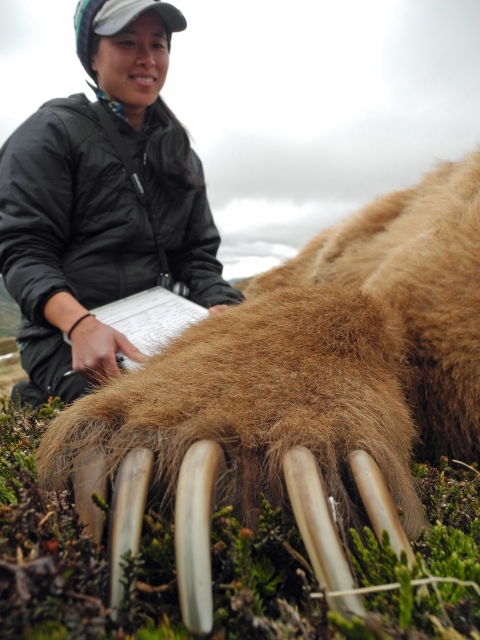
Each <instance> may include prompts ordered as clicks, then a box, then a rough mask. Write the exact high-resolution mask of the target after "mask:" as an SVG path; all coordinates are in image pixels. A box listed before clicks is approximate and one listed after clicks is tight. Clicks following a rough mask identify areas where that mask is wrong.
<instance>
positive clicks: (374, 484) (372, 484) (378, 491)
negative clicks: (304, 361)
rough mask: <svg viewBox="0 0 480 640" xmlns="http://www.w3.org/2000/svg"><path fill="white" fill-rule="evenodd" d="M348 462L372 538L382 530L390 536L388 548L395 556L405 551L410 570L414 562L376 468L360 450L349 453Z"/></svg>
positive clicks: (379, 534)
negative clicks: (371, 528) (372, 533)
mask: <svg viewBox="0 0 480 640" xmlns="http://www.w3.org/2000/svg"><path fill="white" fill-rule="evenodd" d="M349 462H350V467H351V469H352V472H353V477H354V480H355V484H356V485H357V487H358V491H359V493H360V496H361V498H362V501H363V504H364V505H365V509H366V510H367V514H368V517H369V518H370V522H371V523H372V526H373V530H374V531H375V535H376V536H377V538H378V539H379V540H381V539H382V533H383V530H384V529H385V530H386V531H387V532H388V535H389V536H390V544H391V547H392V549H393V550H394V551H395V553H396V554H397V555H400V552H401V551H405V553H406V554H407V560H408V565H409V567H410V568H411V567H412V565H413V564H414V562H415V556H414V554H413V551H412V548H411V546H410V543H409V541H408V538H407V536H406V534H405V531H404V530H403V527H402V525H401V522H400V519H399V517H398V513H397V510H396V508H395V505H394V504H393V500H392V497H391V495H390V492H389V491H388V489H387V485H386V484H385V480H384V478H383V474H382V472H381V471H380V468H379V466H378V465H377V463H376V462H375V460H374V459H373V458H372V456H371V455H369V454H368V453H367V452H366V451H361V450H358V451H353V452H352V453H351V454H350V458H349Z"/></svg>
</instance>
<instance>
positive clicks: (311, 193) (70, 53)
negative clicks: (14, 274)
mask: <svg viewBox="0 0 480 640" xmlns="http://www.w3.org/2000/svg"><path fill="white" fill-rule="evenodd" d="M175 4H176V6H177V7H178V8H179V9H180V10H181V11H182V12H183V13H184V15H185V17H186V19H187V22H188V28H187V30H186V31H185V32H183V33H179V34H174V36H173V42H172V51H171V61H170V70H169V76H168V79H167V83H166V86H165V88H164V89H163V90H162V96H163V97H164V98H165V100H166V101H167V103H168V104H169V106H170V107H171V108H172V109H173V111H174V112H175V113H176V115H177V116H178V117H179V119H180V120H181V121H182V122H183V123H184V124H185V126H186V127H187V129H188V131H189V132H190V135H191V138H192V141H193V146H194V148H195V149H196V150H197V152H198V153H199V155H200V157H201V159H202V161H203V164H204V168H205V174H206V181H207V189H208V195H209V200H210V204H211V207H212V211H213V213H214V217H215V220H216V222H217V225H218V227H219V229H220V232H221V235H222V238H223V242H222V246H221V249H220V254H219V256H220V259H221V260H222V262H223V263H224V266H225V269H224V275H225V277H226V278H227V279H230V278H241V277H247V276H250V275H253V274H254V273H257V272H260V271H264V270H266V269H269V268H271V267H272V266H275V265H277V264H280V263H281V262H283V261H284V260H285V259H287V258H289V257H293V256H294V255H295V254H296V253H297V251H298V250H299V249H300V248H301V246H302V245H303V244H304V243H305V242H306V241H307V240H308V239H309V238H311V237H313V236H314V235H315V234H316V233H318V232H319V231H321V230H322V229H324V228H325V227H328V226H330V225H332V224H335V223H336V222H338V221H339V220H341V219H342V218H343V217H345V216H346V215H348V214H349V213H352V212H353V211H355V210H356V209H358V208H359V207H360V206H362V205H363V204H365V203H366V202H368V201H369V200H371V199H373V198H375V197H376V196H378V195H380V194H382V193H385V192H387V191H389V190H392V189H399V188H402V187H406V186H408V185H409V184H412V183H413V182H415V181H417V180H418V179H419V178H420V177H421V175H422V174H423V173H424V172H425V171H427V170H429V169H430V168H432V167H433V166H434V165H435V163H436V162H437V161H438V160H457V159H460V158H461V157H463V156H464V155H465V154H466V153H468V152H469V151H472V150H474V149H475V148H476V146H477V144H478V142H479V141H480V117H479V113H480V111H479V106H480V38H479V37H478V30H479V26H480V2H479V1H478V0H361V1H359V0H335V2H333V1H332V0H295V2H292V1H290V2H285V1H284V0H275V1H274V0H255V1H253V0H243V1H242V2H231V1H230V0H202V2H200V1H199V0H179V1H178V3H175ZM75 6H76V0H42V1H41V2H39V1H38V0H0V78H2V84H3V89H2V99H1V100H0V144H1V143H3V141H4V140H5V139H6V138H7V137H8V135H9V134H10V133H11V132H12V131H13V130H14V129H15V128H16V127H17V126H18V125H19V124H20V123H21V122H22V121H23V120H24V119H25V118H27V117H28V116H29V115H30V114H31V113H32V112H33V111H34V110H36V109H37V108H38V107H39V106H40V105H41V104H42V103H43V102H45V101H46V100H49V99H50V98H54V97H62V96H66V95H70V94H72V93H78V92H85V93H87V95H88V96H89V97H90V98H92V99H93V94H92V93H91V91H90V90H89V89H88V87H87V86H86V84H85V78H86V75H85V73H84V71H83V69H82V67H81V65H80V63H79V62H78V60H77V58H76V55H75V44H74V33H73V14H74V11H75Z"/></svg>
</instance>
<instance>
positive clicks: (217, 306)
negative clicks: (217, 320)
mask: <svg viewBox="0 0 480 640" xmlns="http://www.w3.org/2000/svg"><path fill="white" fill-rule="evenodd" d="M228 306H229V305H228V304H214V305H213V307H210V308H209V310H208V313H209V314H210V315H213V314H214V313H221V312H222V311H225V310H226V309H228Z"/></svg>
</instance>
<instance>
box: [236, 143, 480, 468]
mask: <svg viewBox="0 0 480 640" xmlns="http://www.w3.org/2000/svg"><path fill="white" fill-rule="evenodd" d="M324 237H325V236H324V234H321V235H320V236H319V237H318V239H319V240H321V246H320V247H319V251H318V252H317V256H316V262H315V263H314V264H313V265H312V261H311V258H309V259H308V260H307V261H306V262H308V264H309V265H312V268H311V270H310V272H309V274H308V276H307V281H310V282H314V283H316V284H319V285H325V284H327V283H335V284H337V285H341V286H356V287H360V288H361V289H362V290H363V291H368V292H370V293H371V294H373V295H374V296H375V297H376V298H378V299H381V300H383V301H384V302H385V303H387V304H388V305H390V306H391V307H392V308H394V309H396V310H398V312H399V313H400V315H401V317H402V320H403V323H404V326H405V329H406V339H407V342H408V344H409V348H408V360H409V364H410V366H409V368H408V370H407V378H405V379H404V382H405V385H406V387H407V397H408V399H409V402H410V403H411V405H412V406H413V408H414V413H415V419H416V423H417V425H418V431H419V434H420V436H421V439H422V441H423V447H422V449H421V450H419V454H420V455H421V456H427V457H429V458H430V459H433V460H435V459H438V457H439V456H440V455H447V456H453V457H461V458H465V459H467V460H471V459H474V458H475V457H478V456H479V454H480V332H479V331H478V318H479V315H480V288H479V286H478V278H479V275H480V253H479V251H478V239H479V238H480V152H479V151H477V152H475V153H473V154H471V155H470V156H468V157H467V158H466V159H465V160H463V161H462V162H458V163H444V164H442V165H440V166H439V167H438V168H437V169H436V170H435V171H432V172H431V173H429V174H427V175H426V176H425V177H424V179H423V180H421V181H420V182H419V183H418V184H417V185H416V186H414V187H412V188H409V189H405V190H404V191H398V192H394V193H391V194H388V195H386V196H383V197H382V198H379V199H378V200H376V201H375V202H373V203H371V204H370V205H367V206H366V207H364V208H363V209H362V210H361V211H360V212H359V213H357V214H355V215H353V216H350V217H349V218H347V219H346V220H345V221H343V222H342V223H341V224H339V225H338V226H337V227H336V228H334V229H331V230H329V236H328V240H327V241H326V242H323V238H324ZM313 242H315V240H313ZM300 259H301V256H300V255H299V256H297V258H296V260H297V263H298V262H299V260H300ZM294 266H295V264H294V263H293V261H290V262H289V263H286V264H285V265H283V266H282V267H281V268H282V269H283V270H284V272H289V271H290V272H289V277H288V278H287V279H286V283H287V284H288V283H289V282H291V281H292V280H295V274H292V273H291V270H292V267H294ZM299 273H300V272H299ZM279 275H280V272H279V270H277V273H275V270H272V271H270V272H267V273H265V274H262V275H261V276H258V277H257V278H254V279H253V280H252V282H251V283H250V285H249V289H248V291H250V292H252V293H255V292H256V287H257V283H259V284H260V286H261V289H262V291H265V290H268V289H269V288H270V286H272V287H278V286H280V284H281V283H279ZM301 277H302V278H305V274H304V272H301Z"/></svg>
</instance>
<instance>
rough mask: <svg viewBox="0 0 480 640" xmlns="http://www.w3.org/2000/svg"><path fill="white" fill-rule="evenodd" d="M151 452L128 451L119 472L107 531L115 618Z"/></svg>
mask: <svg viewBox="0 0 480 640" xmlns="http://www.w3.org/2000/svg"><path fill="white" fill-rule="evenodd" d="M152 467H153V453H152V452H151V451H150V450H149V449H142V448H140V447H139V448H136V449H132V451H129V453H128V454H127V455H126V457H125V459H124V461H123V462H122V464H121V465H120V468H119V470H118V474H117V479H116V481H115V489H114V492H113V499H112V511H111V515H110V531H109V555H110V566H111V574H110V607H111V608H112V614H111V615H112V618H113V619H116V618H117V615H118V608H119V606H120V604H121V602H122V600H123V596H124V585H123V584H122V582H121V580H122V574H123V569H122V566H121V559H122V556H123V555H124V554H125V553H127V552H128V551H130V552H132V553H138V550H139V549H140V535H141V533H142V522H143V514H144V512H145V503H146V501H147V493H148V487H149V485H150V479H151V476H152Z"/></svg>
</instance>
